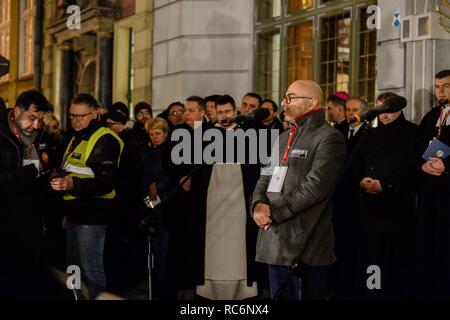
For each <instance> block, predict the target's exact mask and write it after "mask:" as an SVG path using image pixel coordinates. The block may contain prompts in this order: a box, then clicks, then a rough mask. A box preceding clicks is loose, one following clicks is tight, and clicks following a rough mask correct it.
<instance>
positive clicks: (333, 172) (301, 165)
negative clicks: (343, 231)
mask: <svg viewBox="0 0 450 320" xmlns="http://www.w3.org/2000/svg"><path fill="white" fill-rule="evenodd" d="M282 107H283V110H284V112H285V116H286V118H285V119H286V120H287V121H289V123H290V130H289V131H286V132H284V133H283V134H282V135H281V136H280V137H279V153H278V155H279V157H278V158H277V159H275V158H274V160H273V161H272V163H271V166H270V168H268V170H267V171H266V173H264V172H263V173H262V175H261V177H260V179H259V181H258V184H257V185H256V188H255V191H254V194H253V203H252V215H253V219H254V221H255V222H256V224H257V225H258V226H259V227H260V228H261V229H260V231H259V234H258V239H257V248H256V261H258V262H262V263H266V264H268V265H269V282H270V292H271V297H272V298H273V297H274V295H275V293H276V292H277V290H278V288H279V287H280V286H281V284H282V283H283V281H284V280H285V279H286V276H287V274H288V270H289V268H288V267H289V266H291V265H292V264H293V262H294V260H295V258H296V257H297V256H298V255H299V254H300V252H301V250H302V249H303V248H304V246H305V241H306V239H307V237H308V234H309V233H310V232H311V230H312V229H313V226H314V225H315V223H316V222H317V220H318V219H319V217H320V215H321V213H322V211H324V210H327V211H326V213H325V216H324V218H323V219H322V221H321V223H320V225H319V227H318V228H317V230H316V232H315V234H314V237H313V238H312V239H311V242H310V243H309V246H308V247H307V249H306V251H305V254H304V255H303V258H302V261H301V263H300V267H299V270H298V272H296V273H295V276H294V277H292V278H291V281H290V283H289V285H288V288H287V290H286V291H285V293H284V296H283V297H282V298H283V299H289V300H299V299H300V296H301V298H302V299H314V300H316V299H324V298H325V294H326V276H327V270H328V267H329V266H330V265H331V264H332V263H334V262H335V260H336V257H335V255H334V249H333V247H334V235H333V227H332V222H331V206H328V207H326V203H325V200H326V199H327V198H328V196H329V195H330V192H331V190H332V187H333V185H334V184H335V183H336V180H337V177H338V175H339V172H340V170H341V169H342V167H343V165H344V162H345V158H346V146H345V139H344V137H343V136H342V134H341V133H340V132H339V131H338V130H336V129H334V128H332V127H331V126H330V125H328V124H327V123H326V121H325V114H324V109H323V93H322V90H321V88H320V86H319V85H318V84H317V83H315V82H313V81H304V80H298V81H295V82H294V83H292V84H291V85H290V86H289V88H288V90H287V92H286V94H285V96H284V97H283V99H282ZM300 278H301V284H302V285H301V288H300V281H299V279H300ZM300 289H301V290H300ZM300 292H301V294H300Z"/></svg>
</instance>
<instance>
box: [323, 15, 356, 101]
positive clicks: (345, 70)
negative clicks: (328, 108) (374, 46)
mask: <svg viewBox="0 0 450 320" xmlns="http://www.w3.org/2000/svg"><path fill="white" fill-rule="evenodd" d="M319 41H320V51H321V59H320V85H321V86H322V90H323V93H324V95H325V97H328V96H329V95H331V94H333V93H334V92H336V91H346V92H349V84H350V13H344V14H340V15H336V16H331V17H326V18H323V19H322V20H321V23H320V40H319Z"/></svg>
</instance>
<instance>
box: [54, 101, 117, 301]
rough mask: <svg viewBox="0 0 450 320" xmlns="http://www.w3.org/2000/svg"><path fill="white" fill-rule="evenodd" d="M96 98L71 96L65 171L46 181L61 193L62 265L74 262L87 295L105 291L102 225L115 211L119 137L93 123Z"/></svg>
mask: <svg viewBox="0 0 450 320" xmlns="http://www.w3.org/2000/svg"><path fill="white" fill-rule="evenodd" d="M97 109H98V104H97V101H96V100H95V99H94V98H93V97H92V96H90V95H88V94H80V95H78V96H77V97H75V98H74V99H73V100H72V104H71V106H70V111H69V112H70V113H69V116H70V120H71V124H72V127H73V129H74V137H73V138H72V140H71V141H70V143H69V145H68V147H67V150H66V152H65V154H64V161H63V168H64V170H65V172H66V173H68V175H66V176H63V177H57V178H54V179H52V180H51V186H52V188H53V189H54V190H56V191H63V192H64V200H65V214H66V216H67V221H68V225H67V256H68V264H70V265H79V266H80V267H81V271H82V276H83V277H84V279H85V281H86V284H87V287H88V290H89V296H90V297H91V298H94V297H96V296H97V295H98V294H99V293H101V292H102V291H104V290H105V286H106V281H105V273H104V267H103V250H104V244H105V235H106V229H107V226H108V225H109V224H110V223H111V221H112V219H113V218H114V216H115V215H116V214H117V211H118V206H117V203H116V190H115V189H116V187H117V176H118V165H119V158H120V154H121V152H122V149H123V142H122V140H121V139H120V138H119V137H118V136H117V134H115V133H114V132H113V131H112V130H110V129H109V128H106V127H102V126H101V125H100V123H99V122H98V119H99V117H98V110H97Z"/></svg>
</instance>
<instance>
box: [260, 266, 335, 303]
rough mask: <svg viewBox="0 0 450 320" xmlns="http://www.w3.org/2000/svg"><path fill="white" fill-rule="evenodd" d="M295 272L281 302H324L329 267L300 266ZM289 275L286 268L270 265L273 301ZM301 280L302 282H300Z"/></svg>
mask: <svg viewBox="0 0 450 320" xmlns="http://www.w3.org/2000/svg"><path fill="white" fill-rule="evenodd" d="M299 268H300V270H299V271H297V270H296V271H294V274H293V276H292V277H291V279H290V281H289V283H288V286H287V288H286V290H285V291H284V293H283V295H282V296H281V297H280V300H324V299H325V298H326V288H327V287H326V283H327V274H328V268H329V267H328V266H320V267H311V266H308V265H305V264H301V265H300V267H299ZM288 273H289V270H288V267H286V266H274V265H269V283H270V298H271V299H273V298H274V297H275V294H276V293H277V291H278V289H279V288H280V287H281V285H282V284H283V283H284V281H285V280H286V278H287V275H288ZM300 279H301V281H300Z"/></svg>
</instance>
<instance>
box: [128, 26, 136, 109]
mask: <svg viewBox="0 0 450 320" xmlns="http://www.w3.org/2000/svg"><path fill="white" fill-rule="evenodd" d="M135 46H136V34H135V33H134V31H133V29H130V43H129V51H128V54H129V57H128V58H129V60H128V61H130V62H129V64H128V94H127V100H128V107H129V108H132V107H133V90H134V63H133V55H134V50H135Z"/></svg>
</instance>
